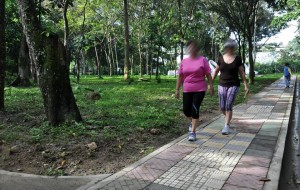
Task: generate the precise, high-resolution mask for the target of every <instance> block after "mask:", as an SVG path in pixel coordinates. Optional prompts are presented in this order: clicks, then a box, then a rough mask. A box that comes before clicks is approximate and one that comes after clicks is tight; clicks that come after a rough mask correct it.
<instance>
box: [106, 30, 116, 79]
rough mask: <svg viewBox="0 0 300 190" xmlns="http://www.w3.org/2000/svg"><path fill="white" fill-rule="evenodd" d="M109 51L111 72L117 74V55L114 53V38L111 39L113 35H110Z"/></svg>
mask: <svg viewBox="0 0 300 190" xmlns="http://www.w3.org/2000/svg"><path fill="white" fill-rule="evenodd" d="M108 53H109V57H110V59H111V63H112V64H111V65H112V66H111V70H112V71H111V72H112V75H114V74H115V71H116V69H115V57H114V54H113V48H112V39H111V36H109V43H108Z"/></svg>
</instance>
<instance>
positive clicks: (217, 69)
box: [212, 65, 220, 81]
mask: <svg viewBox="0 0 300 190" xmlns="http://www.w3.org/2000/svg"><path fill="white" fill-rule="evenodd" d="M219 72H220V67H219V65H217V67H216V69H215V72H214V74H213V76H212V80H213V81H214V80H215V79H216V78H217V76H218V74H219Z"/></svg>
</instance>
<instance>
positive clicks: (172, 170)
mask: <svg viewBox="0 0 300 190" xmlns="http://www.w3.org/2000/svg"><path fill="white" fill-rule="evenodd" d="M294 81H295V79H294V80H293V83H294ZM293 83H292V84H293ZM292 100H293V89H292V88H291V89H284V81H283V79H280V80H278V81H277V82H275V83H273V84H272V85H270V86H269V87H266V88H265V89H264V90H263V91H261V92H260V93H258V94H256V95H254V96H252V97H251V98H250V99H249V101H248V102H247V104H240V105H238V106H236V107H235V109H234V120H233V122H232V126H233V127H234V128H233V129H232V130H233V132H232V133H231V134H230V135H227V136H224V135H221V133H220V132H221V129H222V127H223V125H224V117H223V116H219V117H216V118H215V119H213V120H211V121H209V122H208V123H206V124H203V125H202V126H201V128H200V129H199V130H198V132H197V139H198V140H197V141H196V142H192V143H191V142H189V141H187V135H185V136H182V137H180V138H178V139H176V140H175V141H173V142H171V143H169V144H167V145H165V146H163V147H162V148H160V149H158V150H156V151H154V152H153V153H151V154H149V155H148V156H146V157H144V158H143V159H141V160H139V161H138V162H136V163H134V164H132V165H131V166H128V167H126V168H125V169H123V170H121V171H120V172H118V173H116V174H114V175H111V176H108V177H107V176H106V177H105V178H104V179H103V178H101V177H99V178H97V177H94V178H86V179H80V180H79V181H78V180H75V181H74V178H73V179H71V180H73V181H74V182H76V185H74V186H73V188H74V189H77V190H98V189H99V190H137V189H146V190H160V189H164V190H177V189H184V190H185V189H190V190H192V189H194V190H198V189H201V190H202V189H203V190H217V189H226V190H227V189H228V190H235V189H236V190H246V189H253V190H254V189H266V190H276V189H277V186H278V182H279V175H280V170H281V162H282V157H283V151H284V145H285V140H286V134H287V128H288V122H289V115H290V111H291V106H292ZM1 175H2V176H3V177H4V176H5V177H7V176H8V175H6V174H5V173H0V179H1V178H2V177H1ZM3 179H4V178H3ZM56 180H57V179H56ZM59 180H61V178H59ZM1 181H2V180H1ZM1 181H0V189H1V190H2V189H3V187H5V183H2V184H1ZM48 182H49V181H48ZM15 183H17V182H15ZM64 184H65V185H66V184H70V185H71V184H72V181H70V179H69V180H68V179H65V183H64ZM2 185H3V186H2ZM33 186H34V184H33ZM79 186H80V187H79ZM1 187H2V188H1ZM28 187H29V186H28ZM68 187H70V186H68ZM75 187H76V188H75ZM12 189H15V188H12ZM31 189H36V188H34V187H33V188H31ZM43 189H46V188H43ZM49 189H51V188H49ZM52 189H53V190H55V189H59V190H60V189H72V188H66V187H62V188H60V187H59V186H55V187H53V188H52ZM5 190H6V189H5Z"/></svg>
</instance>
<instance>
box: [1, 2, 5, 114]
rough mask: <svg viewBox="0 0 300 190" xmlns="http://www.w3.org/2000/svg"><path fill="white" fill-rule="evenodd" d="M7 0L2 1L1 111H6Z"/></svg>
mask: <svg viewBox="0 0 300 190" xmlns="http://www.w3.org/2000/svg"><path fill="white" fill-rule="evenodd" d="M5 52H6V49H5V0H1V1H0V110H3V109H4V87H5V59H6V53H5Z"/></svg>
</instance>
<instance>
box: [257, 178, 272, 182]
mask: <svg viewBox="0 0 300 190" xmlns="http://www.w3.org/2000/svg"><path fill="white" fill-rule="evenodd" d="M259 181H264V182H268V181H271V180H270V179H269V178H261V179H260V180H259Z"/></svg>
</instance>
